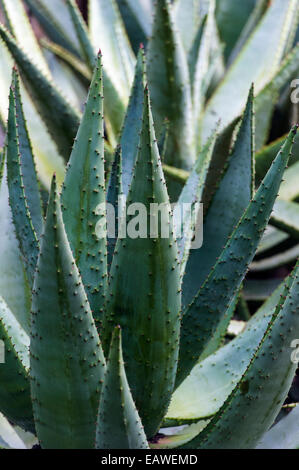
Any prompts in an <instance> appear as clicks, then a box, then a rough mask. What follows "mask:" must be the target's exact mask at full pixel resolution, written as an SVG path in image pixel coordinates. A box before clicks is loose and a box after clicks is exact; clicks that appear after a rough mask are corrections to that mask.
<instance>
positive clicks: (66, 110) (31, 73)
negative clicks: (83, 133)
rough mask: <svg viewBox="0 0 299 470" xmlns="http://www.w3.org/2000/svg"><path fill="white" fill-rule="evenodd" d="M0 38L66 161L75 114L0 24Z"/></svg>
mask: <svg viewBox="0 0 299 470" xmlns="http://www.w3.org/2000/svg"><path fill="white" fill-rule="evenodd" d="M0 37H1V38H2V39H3V41H4V42H5V44H6V45H7V48H8V49H9V51H10V52H11V54H12V56H13V57H14V59H15V61H16V63H17V64H18V66H19V68H20V70H21V72H22V77H23V79H24V80H25V82H26V85H27V86H28V89H29V91H30V94H31V95H32V98H33V100H34V102H35V104H36V106H37V109H38V110H39V112H40V114H41V116H42V117H43V119H44V121H45V123H46V125H47V128H48V130H49V132H50V133H51V134H52V135H53V138H54V139H55V142H56V143H57V146H58V149H59V151H60V153H61V155H62V156H64V157H65V158H67V157H68V156H69V152H70V148H71V145H72V142H73V139H74V136H75V134H76V131H77V128H78V124H79V115H78V112H77V111H75V110H74V109H73V108H72V107H71V106H70V105H69V104H68V103H67V102H66V101H65V99H64V98H63V96H62V95H61V94H60V92H59V91H58V90H57V89H56V88H55V86H54V84H53V83H52V82H51V81H49V80H48V79H47V77H46V76H45V75H44V74H43V73H42V71H40V70H39V69H38V68H37V67H36V66H35V65H34V64H33V63H32V62H31V61H30V60H29V58H28V56H27V54H26V53H25V52H24V51H23V49H22V48H21V47H20V46H19V45H18V44H17V42H16V41H15V40H14V38H13V37H12V36H11V35H10V33H9V32H8V31H7V30H6V29H5V28H4V27H3V26H2V25H0Z"/></svg>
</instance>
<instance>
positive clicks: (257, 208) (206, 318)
mask: <svg viewBox="0 0 299 470" xmlns="http://www.w3.org/2000/svg"><path fill="white" fill-rule="evenodd" d="M296 132H297V127H296V126H295V127H293V129H292V131H291V132H290V134H289V136H288V138H287V140H286V142H285V144H284V146H283V148H282V150H281V152H279V154H278V155H277V157H276V159H275V160H274V162H273V164H272V166H271V168H270V170H269V172H268V173H267V175H266V177H265V179H264V181H263V183H262V184H261V186H260V188H259V189H258V191H257V193H256V194H255V196H254V198H253V199H252V201H251V202H250V204H249V205H248V208H247V209H246V211H245V212H244V214H243V216H242V217H241V219H240V221H239V223H238V225H237V227H236V228H235V230H234V231H233V233H232V235H230V236H229V238H228V241H227V243H226V245H225V247H224V249H223V251H222V253H221V254H220V256H219V259H218V261H217V263H216V264H215V266H214V268H213V269H212V271H211V272H210V274H209V276H208V278H207V279H206V281H205V282H204V284H203V285H202V287H201V288H200V289H199V291H198V292H197V294H196V296H195V297H194V299H193V301H192V302H191V304H189V306H188V307H187V308H186V310H185V312H184V314H183V319H182V329H181V331H182V332H181V345H180V360H179V366H178V377H177V385H179V384H180V383H181V382H182V380H184V378H186V377H187V376H188V374H189V373H190V371H191V369H192V367H193V366H194V364H195V363H196V362H197V360H198V358H199V356H200V355H201V354H202V353H203V351H204V349H205V347H206V346H207V344H208V342H209V340H210V338H211V336H213V334H214V333H215V331H216V329H217V327H218V326H219V324H221V322H222V321H225V319H226V316H225V313H226V310H227V309H228V307H229V306H230V303H231V301H232V299H233V298H234V296H235V295H236V294H237V292H238V290H239V288H240V285H241V283H242V281H243V279H244V276H245V274H246V270H247V269H248V266H249V264H250V263H251V261H252V259H253V257H254V254H255V251H256V249H257V246H258V244H259V242H260V239H261V237H262V234H263V232H264V230H265V227H266V225H267V223H268V220H269V217H270V215H271V212H272V208H273V205H274V202H275V199H276V197H277V193H278V190H279V186H280V183H281V179H282V176H283V172H284V169H285V167H286V165H287V162H288V159H289V155H290V152H291V149H292V142H293V139H294V136H295V135H296ZM250 189H251V185H250ZM218 229H219V228H218ZM215 289H216V290H217V296H215Z"/></svg>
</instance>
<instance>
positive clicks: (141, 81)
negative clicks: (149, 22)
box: [120, 47, 146, 195]
mask: <svg viewBox="0 0 299 470" xmlns="http://www.w3.org/2000/svg"><path fill="white" fill-rule="evenodd" d="M145 69H146V65H145V55H144V49H143V47H140V50H139V54H138V57H137V63H136V68H135V78H134V82H133V87H132V91H131V96H130V100H129V104H128V109H127V113H126V117H125V120H124V123H123V127H122V131H121V137H120V145H121V150H122V156H123V176H122V185H123V192H124V194H125V195H128V192H129V188H130V184H131V180H132V175H133V169H134V165H135V161H136V157H137V152H138V144H139V139H140V131H141V127H142V113H143V97H144V87H145V81H146V80H145V78H146V75H145V74H146V71H145Z"/></svg>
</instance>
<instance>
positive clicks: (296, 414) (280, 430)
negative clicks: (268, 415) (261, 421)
mask: <svg viewBox="0 0 299 470" xmlns="http://www.w3.org/2000/svg"><path fill="white" fill-rule="evenodd" d="M298 420H299V407H298V406H297V407H296V408H295V409H294V410H292V411H291V412H290V413H289V414H288V415H287V416H286V417H285V418H283V419H281V420H280V421H279V422H278V423H277V424H275V426H273V428H271V429H270V430H269V431H268V432H266V434H264V435H263V437H262V439H261V440H260V442H259V443H258V445H257V447H256V448H257V449H283V450H286V449H298V448H299V430H298Z"/></svg>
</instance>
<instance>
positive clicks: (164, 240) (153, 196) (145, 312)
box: [104, 89, 181, 437]
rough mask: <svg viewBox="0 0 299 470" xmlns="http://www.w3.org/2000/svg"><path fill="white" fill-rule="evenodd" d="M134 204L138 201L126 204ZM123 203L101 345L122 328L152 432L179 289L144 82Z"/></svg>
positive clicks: (171, 350)
mask: <svg viewBox="0 0 299 470" xmlns="http://www.w3.org/2000/svg"><path fill="white" fill-rule="evenodd" d="M135 203H138V206H133V204H135ZM153 203H155V204H158V205H160V204H162V211H163V215H164V221H163V223H162V227H161V228H160V227H159V226H158V230H155V227H154V225H153V221H155V222H157V220H158V215H157V214H156V215H155V213H154V211H153V209H152V210H151V204H153ZM140 204H141V205H142V209H141V207H140ZM127 209H129V214H127V217H125V218H124V220H123V222H122V226H121V230H122V231H124V229H125V228H127V229H128V230H127V231H128V232H129V233H128V234H127V236H126V237H125V238H123V235H122V236H121V237H120V238H119V239H118V241H117V244H116V250H115V254H114V258H113V263H112V267H111V272H110V278H111V281H110V288H111V290H110V294H111V295H110V299H109V303H108V307H107V310H108V313H107V317H106V322H105V328H104V346H105V349H106V351H107V350H108V348H109V342H110V338H111V334H112V331H113V329H114V327H115V326H116V325H120V326H121V327H123V344H124V348H123V350H124V357H125V363H126V372H127V376H128V381H129V384H130V386H131V388H132V395H133V398H134V400H135V403H136V406H137V409H138V411H139V414H140V417H141V421H142V423H143V425H144V427H145V430H146V434H147V436H149V437H152V436H153V435H154V434H155V433H156V432H157V430H158V427H159V424H160V423H161V421H162V419H163V416H164V414H165V412H166V410H167V407H168V404H169V400H170V396H171V393H172V389H173V385H174V379H175V373H176V361H177V353H178V341H179V328H180V317H179V312H180V297H181V296H180V291H179V289H180V266H179V261H178V252H177V246H176V243H175V240H174V235H173V224H172V214H171V211H170V204H169V199H168V195H167V190H166V185H165V180H164V176H163V172H162V166H161V161H160V157H159V152H158V146H157V142H156V138H155V132H154V126H153V119H152V114H151V109H150V104H149V95H148V89H145V95H144V112H143V127H142V132H141V137H140V149H139V152H138V157H137V162H136V166H135V171H134V177H133V181H132V185H131V189H130V192H129V197H128V201H127ZM136 212H138V213H139V214H138V216H137V215H136ZM135 215H136V216H135ZM165 219H167V220H165ZM140 222H141V227H140V226H139V228H138V225H139V223H140ZM158 225H159V224H158ZM164 228H166V229H168V228H169V234H168V233H167V234H165V233H163V235H166V237H164V236H163V237H162V229H164ZM140 229H141V230H142V233H141V234H140ZM136 232H137V233H136ZM155 232H156V234H155ZM122 233H123V234H124V232H122ZM155 235H156V236H155ZM138 236H139V238H136V237H138ZM153 236H155V238H153ZM136 259H138V263H136ZM136 292H138V296H136ZM157 364H159V366H158V367H157Z"/></svg>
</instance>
